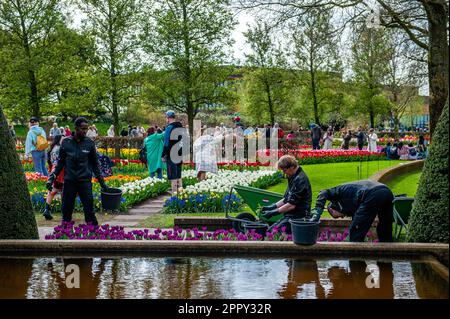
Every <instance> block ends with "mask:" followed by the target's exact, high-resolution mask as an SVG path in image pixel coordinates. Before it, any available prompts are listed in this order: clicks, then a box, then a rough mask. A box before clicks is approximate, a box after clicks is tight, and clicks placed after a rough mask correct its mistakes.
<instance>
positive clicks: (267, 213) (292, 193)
mask: <svg viewBox="0 0 450 319" xmlns="http://www.w3.org/2000/svg"><path fill="white" fill-rule="evenodd" d="M277 165H278V168H279V169H281V170H282V171H283V173H284V174H286V176H287V177H288V188H287V190H286V192H285V193H284V197H283V199H281V200H280V201H279V202H277V203H275V204H272V205H270V206H264V207H263V208H262V215H263V216H264V217H265V218H271V217H273V216H275V215H278V214H280V213H282V214H284V216H283V218H281V219H280V220H279V221H277V222H276V223H275V224H273V225H272V226H271V227H270V228H269V230H271V229H273V228H274V227H276V226H277V227H278V228H281V227H283V226H286V232H287V233H290V232H291V226H290V223H289V219H291V218H292V219H297V218H304V217H306V216H309V215H308V214H309V212H310V210H311V201H312V191H311V183H310V182H309V179H308V176H307V175H306V173H305V172H304V171H303V169H302V168H301V167H300V166H299V165H298V162H297V160H296V159H295V157H293V156H290V155H284V156H282V157H281V158H280V159H279V160H278V163H277Z"/></svg>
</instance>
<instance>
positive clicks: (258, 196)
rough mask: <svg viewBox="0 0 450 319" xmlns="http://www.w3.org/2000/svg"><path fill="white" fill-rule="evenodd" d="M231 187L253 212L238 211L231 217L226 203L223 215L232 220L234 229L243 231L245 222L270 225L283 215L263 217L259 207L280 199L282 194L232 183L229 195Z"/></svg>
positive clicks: (231, 191)
mask: <svg viewBox="0 0 450 319" xmlns="http://www.w3.org/2000/svg"><path fill="white" fill-rule="evenodd" d="M233 189H235V190H236V192H237V193H238V194H239V196H240V197H241V198H242V200H243V201H244V203H245V204H247V205H248V207H250V209H251V210H252V212H253V214H252V213H250V212H244V213H240V214H239V215H237V216H236V217H232V216H230V215H229V205H227V207H226V208H225V217H226V218H227V219H230V220H231V221H232V226H233V228H234V229H235V230H236V231H238V232H242V233H243V232H244V225H245V224H261V223H263V224H268V225H271V224H273V223H275V222H277V221H278V220H280V219H281V218H282V217H283V214H279V215H276V216H273V217H271V218H270V219H267V218H264V216H262V215H261V212H260V208H261V207H262V206H268V205H271V204H274V203H276V202H278V201H280V200H281V199H282V198H283V195H282V194H279V193H275V192H270V191H266V190H262V189H259V188H255V187H250V186H239V185H234V186H233V187H232V188H231V190H230V197H231V195H232V193H233Z"/></svg>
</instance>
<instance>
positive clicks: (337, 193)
mask: <svg viewBox="0 0 450 319" xmlns="http://www.w3.org/2000/svg"><path fill="white" fill-rule="evenodd" d="M380 187H384V188H387V189H389V188H388V187H387V186H386V185H384V184H382V183H379V182H375V181H372V180H362V181H357V182H352V183H346V184H342V185H338V186H336V187H333V188H329V189H325V190H322V191H320V192H319V195H318V196H317V200H316V209H317V210H318V211H320V212H322V211H323V208H324V207H325V203H326V202H327V200H328V201H330V202H333V203H336V204H338V205H340V206H342V210H341V213H343V214H344V215H346V216H353V215H354V213H355V212H356V211H357V209H358V207H359V206H360V205H361V204H362V203H363V202H364V201H365V200H367V199H368V198H369V196H370V192H371V191H372V190H374V189H377V188H380Z"/></svg>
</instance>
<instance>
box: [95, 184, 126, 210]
mask: <svg viewBox="0 0 450 319" xmlns="http://www.w3.org/2000/svg"><path fill="white" fill-rule="evenodd" d="M100 192H101V194H102V208H103V210H118V209H119V207H120V200H121V199H122V190H120V189H119V188H108V191H107V192H104V191H103V190H102V191H100Z"/></svg>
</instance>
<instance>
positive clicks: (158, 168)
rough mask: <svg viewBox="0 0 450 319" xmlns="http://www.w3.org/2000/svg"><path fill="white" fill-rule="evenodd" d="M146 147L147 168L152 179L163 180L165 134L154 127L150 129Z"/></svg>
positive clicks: (145, 141)
mask: <svg viewBox="0 0 450 319" xmlns="http://www.w3.org/2000/svg"><path fill="white" fill-rule="evenodd" d="M144 147H145V150H146V153H147V154H146V155H147V168H148V173H149V175H150V177H155V173H156V174H157V177H158V178H160V179H162V178H163V176H162V170H163V162H162V153H163V149H164V133H163V132H162V131H161V130H155V128H154V127H149V128H148V130H147V137H146V138H145V139H144Z"/></svg>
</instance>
